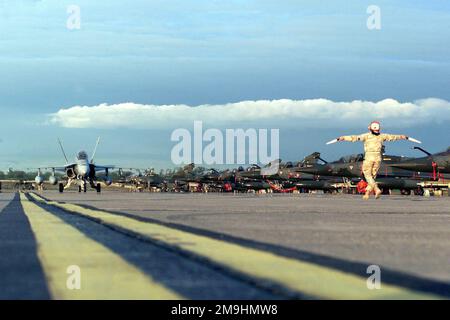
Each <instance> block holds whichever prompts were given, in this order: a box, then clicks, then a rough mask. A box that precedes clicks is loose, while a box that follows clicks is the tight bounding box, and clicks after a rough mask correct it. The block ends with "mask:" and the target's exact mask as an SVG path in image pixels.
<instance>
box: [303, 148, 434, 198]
mask: <svg viewBox="0 0 450 320" xmlns="http://www.w3.org/2000/svg"><path fill="white" fill-rule="evenodd" d="M363 160H364V155H363V154H355V155H350V156H345V157H342V158H341V159H339V160H337V161H334V162H329V163H324V164H317V163H316V164H312V165H310V166H305V167H303V168H299V169H298V171H300V172H303V173H309V174H313V175H316V176H334V177H344V178H349V179H352V178H357V179H362V178H363V174H362V163H363ZM409 160H411V158H406V157H400V156H392V155H383V162H382V164H381V168H380V170H379V173H378V177H377V182H378V183H379V185H380V187H381V188H383V189H385V190H388V189H400V190H401V191H402V193H404V194H409V193H410V192H411V190H414V191H416V189H418V186H417V183H418V182H420V181H422V180H426V179H430V174H428V173H426V172H425V173H424V172H416V171H410V170H405V169H400V168H394V167H393V164H403V162H405V163H406V162H408V161H409Z"/></svg>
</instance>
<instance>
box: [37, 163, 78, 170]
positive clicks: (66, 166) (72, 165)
mask: <svg viewBox="0 0 450 320" xmlns="http://www.w3.org/2000/svg"><path fill="white" fill-rule="evenodd" d="M75 166H76V163H70V164H66V165H65V166H62V167H40V168H38V169H39V170H41V169H42V170H55V171H59V172H66V170H67V169H68V168H74V167H75Z"/></svg>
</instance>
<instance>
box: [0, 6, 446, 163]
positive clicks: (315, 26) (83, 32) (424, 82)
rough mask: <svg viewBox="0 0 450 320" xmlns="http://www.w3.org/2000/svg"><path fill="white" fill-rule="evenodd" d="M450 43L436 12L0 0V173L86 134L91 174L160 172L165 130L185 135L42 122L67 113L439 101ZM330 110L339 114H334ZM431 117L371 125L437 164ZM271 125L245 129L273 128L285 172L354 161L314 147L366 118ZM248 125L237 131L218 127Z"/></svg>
mask: <svg viewBox="0 0 450 320" xmlns="http://www.w3.org/2000/svg"><path fill="white" fill-rule="evenodd" d="M71 4H76V5H78V6H79V7H80V9H81V29H80V30H69V29H67V28H66V21H67V19H68V16H69V15H68V14H67V12H66V11H67V7H68V5H71ZM371 4H375V5H377V6H379V7H380V9H381V30H368V29H367V27H366V20H367V18H368V16H369V15H368V14H367V12H366V9H367V7H368V6H369V5H371ZM449 43H450V3H449V2H448V1H445V0H432V1H395V2H393V1H361V0H357V1H341V0H339V1H336V0H335V1H326V2H325V1H298V0H297V1H291V0H286V1H268V0H258V1H257V0H255V1H212V0H210V1H205V0H195V1H194V0H191V1H188V0H184V1H182V0H179V1H178V0H177V1H174V0H165V1H162V0H161V1H151V0H146V1H143V0H142V1H141V0H137V1H135V0H132V1H130V2H128V3H126V4H124V2H123V1H115V0H109V1H103V0H97V1H79V0H71V1H64V0H41V1H38V0H14V1H5V0H3V1H0V74H1V75H2V76H1V77H0V111H1V114H2V120H3V121H2V126H1V128H0V135H1V143H0V169H5V168H8V167H9V166H13V167H17V168H25V167H35V166H40V165H43V164H50V165H53V164H58V163H60V161H61V160H62V157H61V155H60V154H59V151H58V147H57V144H56V137H58V136H59V137H61V138H62V139H63V140H64V142H65V144H66V147H67V149H68V151H69V152H70V153H75V151H77V150H78V149H80V148H86V149H88V151H90V149H92V147H93V144H94V142H95V139H96V136H97V135H101V136H102V139H103V142H102V145H101V147H100V149H99V152H98V162H108V163H112V164H119V165H124V166H141V167H143V166H145V167H148V166H154V167H157V168H161V167H165V166H170V165H171V164H170V149H171V147H172V146H173V143H172V142H170V133H171V131H172V129H174V128H175V127H179V126H180V125H181V126H183V127H186V128H192V122H188V121H186V123H184V124H183V123H181V124H180V123H177V124H176V126H175V124H174V123H171V122H170V121H167V122H164V121H158V123H155V122H152V121H151V119H150V120H149V121H148V125H145V124H144V125H139V127H138V128H136V126H135V125H133V118H132V116H130V117H131V120H127V121H125V120H124V121H123V123H122V125H121V126H113V125H98V126H96V125H95V122H96V121H97V120H99V119H98V118H95V117H96V116H97V115H96V114H94V116H93V117H94V118H93V119H91V120H92V121H91V123H92V124H91V125H90V126H88V127H84V128H67V127H66V126H65V125H64V124H62V123H61V122H51V121H49V119H51V116H49V114H54V113H56V112H58V111H60V110H62V109H70V108H71V107H73V106H86V107H90V108H93V107H95V106H98V105H101V104H105V103H106V104H108V105H117V104H123V103H133V104H141V105H152V106H159V105H187V106H190V107H195V106H199V105H205V104H208V105H223V104H227V103H237V102H241V101H260V100H279V99H289V100H293V101H297V100H305V99H327V100H330V101H332V102H351V101H354V100H362V101H369V102H374V103H376V102H379V101H382V100H384V99H394V100H395V101H398V102H399V103H411V104H414V105H417V103H416V101H417V100H420V99H427V98H437V99H441V100H444V101H450V91H449V90H448V88H449V87H450V45H449ZM444 106H446V105H445V104H444ZM335 109H336V111H335V112H336V115H339V113H340V110H339V106H337V107H336V108H335ZM393 109H394V107H393ZM358 110H359V109H357V110H356V111H358ZM414 110H416V109H414ZM442 110H443V111H442V112H443V114H442V116H443V119H444V121H438V120H437V119H436V118H435V117H432V116H430V115H429V113H427V112H425V113H423V114H424V115H423V118H418V119H416V120H414V119H413V118H414V117H413V114H409V115H408V116H409V117H411V121H408V124H405V123H402V124H398V125H397V121H393V120H392V119H394V120H396V119H397V118H396V117H393V118H391V114H389V113H388V114H386V115H385V116H384V117H382V120H386V123H387V124H388V127H387V128H386V130H388V131H394V132H400V131H402V132H405V133H407V134H409V135H412V136H419V138H421V140H423V141H424V146H425V147H426V148H428V149H430V150H431V151H438V150H442V149H445V148H446V147H447V146H448V145H450V143H449V141H448V140H445V139H446V137H448V120H449V113H450V111H449V109H448V108H447V107H444V108H443V109H442ZM356 111H355V112H356ZM186 112H189V110H188V111H186ZM225 113H226V111H225ZM420 114H421V113H420ZM98 116H101V117H103V114H102V115H100V114H99V115H98ZM135 117H136V119H139V115H135ZM224 118H225V119H228V118H227V117H226V116H225V117H224ZM272 118H273V121H270V118H269V119H261V121H260V122H258V119H257V120H255V121H254V122H253V123H251V125H252V126H254V127H269V128H270V127H272V126H273V127H277V128H280V135H281V150H280V153H281V157H282V158H283V159H286V160H296V159H299V158H301V157H303V156H304V155H306V154H308V153H310V152H313V151H316V150H317V151H321V152H322V153H323V154H324V156H326V157H327V158H331V159H333V158H337V157H339V156H340V155H343V154H345V153H349V152H358V151H360V150H361V146H358V145H339V146H333V147H325V146H324V145H323V142H324V141H327V140H329V139H328V138H330V137H331V138H333V137H335V136H336V135H341V134H347V133H353V132H355V133H360V132H363V131H364V130H365V127H366V125H367V123H366V122H367V120H366V117H365V116H364V115H361V118H360V119H359V118H358V117H354V118H352V119H351V120H348V123H347V122H345V121H340V122H339V123H335V124H334V125H333V119H334V116H332V115H331V116H330V117H328V118H324V119H322V121H319V122H317V123H315V125H314V126H313V127H311V126H307V125H306V123H307V122H308V121H306V120H305V119H303V120H302V119H298V121H297V118H293V119H290V120H289V121H281V120H280V119H284V118H279V117H278V115H277V113H276V112H275V113H274V114H272ZM69 120H70V119H69ZM446 120H447V121H446ZM208 121H209V122H208V125H209V126H211V127H214V126H216V125H217V126H219V124H215V123H214V119H211V118H210V119H208ZM99 122H101V121H100V120H99ZM121 122H122V120H121V119H117V123H121ZM249 125H250V123H248V121H247V120H243V121H239V120H236V119H233V121H231V122H230V123H229V126H230V127H244V128H245V127H248V126H249ZM221 126H223V124H221ZM430 128H431V129H430ZM437 135H438V136H440V137H441V138H440V139H436V138H435V137H436V136H437ZM443 135H445V137H442V136H443ZM305 138H306V139H305ZM410 147H411V146H410V145H406V144H401V143H400V144H395V145H392V146H390V147H389V151H391V152H392V153H398V154H412V155H414V154H415V153H413V152H412V151H410V150H409V148H410Z"/></svg>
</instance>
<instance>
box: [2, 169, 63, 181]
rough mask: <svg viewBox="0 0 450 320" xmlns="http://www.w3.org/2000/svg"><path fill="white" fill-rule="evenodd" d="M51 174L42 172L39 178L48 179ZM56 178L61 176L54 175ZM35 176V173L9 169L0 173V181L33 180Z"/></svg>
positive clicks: (58, 174)
mask: <svg viewBox="0 0 450 320" xmlns="http://www.w3.org/2000/svg"><path fill="white" fill-rule="evenodd" d="M51 175H52V174H51V172H42V173H41V176H42V177H44V179H46V180H47V179H48V178H49V177H50V176H51ZM55 175H56V176H57V177H61V176H62V174H60V173H56V174H55ZM36 176H37V171H22V170H13V169H9V170H8V171H7V172H4V171H0V180H34V178H35V177H36Z"/></svg>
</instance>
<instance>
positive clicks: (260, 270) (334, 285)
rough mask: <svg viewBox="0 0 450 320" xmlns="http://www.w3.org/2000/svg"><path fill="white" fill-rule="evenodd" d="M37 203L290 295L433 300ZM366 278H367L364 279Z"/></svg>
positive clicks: (152, 226) (262, 254)
mask: <svg viewBox="0 0 450 320" xmlns="http://www.w3.org/2000/svg"><path fill="white" fill-rule="evenodd" d="M31 196H32V197H33V198H34V199H36V200H37V201H41V202H43V203H46V204H49V205H52V206H55V207H58V208H61V209H64V210H66V211H69V212H72V213H75V214H78V215H82V216H85V217H89V218H95V219H98V220H100V221H101V223H102V224H105V225H109V226H111V227H116V228H121V229H126V230H129V231H132V232H134V233H136V234H138V235H141V236H144V237H146V238H149V239H152V240H155V241H159V242H162V243H165V244H168V245H171V246H173V247H176V248H179V249H181V250H184V251H187V252H190V253H194V254H196V255H198V256H201V257H204V258H207V259H209V260H210V261H213V262H215V263H218V264H220V265H223V266H226V267H228V268H231V269H232V270H235V271H238V272H240V273H242V274H245V275H248V276H251V277H253V278H257V279H262V280H270V281H271V282H273V283H277V284H280V285H282V286H284V287H286V288H288V289H290V290H293V291H297V292H300V293H304V294H307V295H310V296H313V297H318V298H324V299H436V298H439V297H437V296H433V295H430V294H425V293H422V292H416V291H412V290H410V289H406V288H402V287H398V286H393V285H387V284H383V283H382V284H381V289H373V290H369V289H368V288H367V284H366V281H367V278H366V277H364V276H361V277H359V276H356V275H354V274H350V273H345V272H342V271H339V270H335V269H332V268H328V267H324V266H320V265H316V264H313V263H309V262H303V261H299V260H296V259H292V258H287V257H283V256H278V255H275V254H273V253H270V252H266V251H262V250H258V249H253V248H249V247H245V246H241V245H237V244H233V243H229V242H225V241H220V240H216V239H213V238H209V237H205V236H200V235H196V234H193V233H190V232H186V231H181V230H178V229H175V228H170V227H166V226H162V225H159V224H157V223H151V222H143V221H139V220H137V219H132V218H129V217H124V216H121V215H116V214H111V213H108V212H105V211H101V210H93V209H87V208H83V207H81V206H78V205H74V204H66V203H58V202H55V201H46V200H45V199H43V198H41V197H39V196H38V195H36V194H31ZM367 276H369V275H367Z"/></svg>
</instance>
